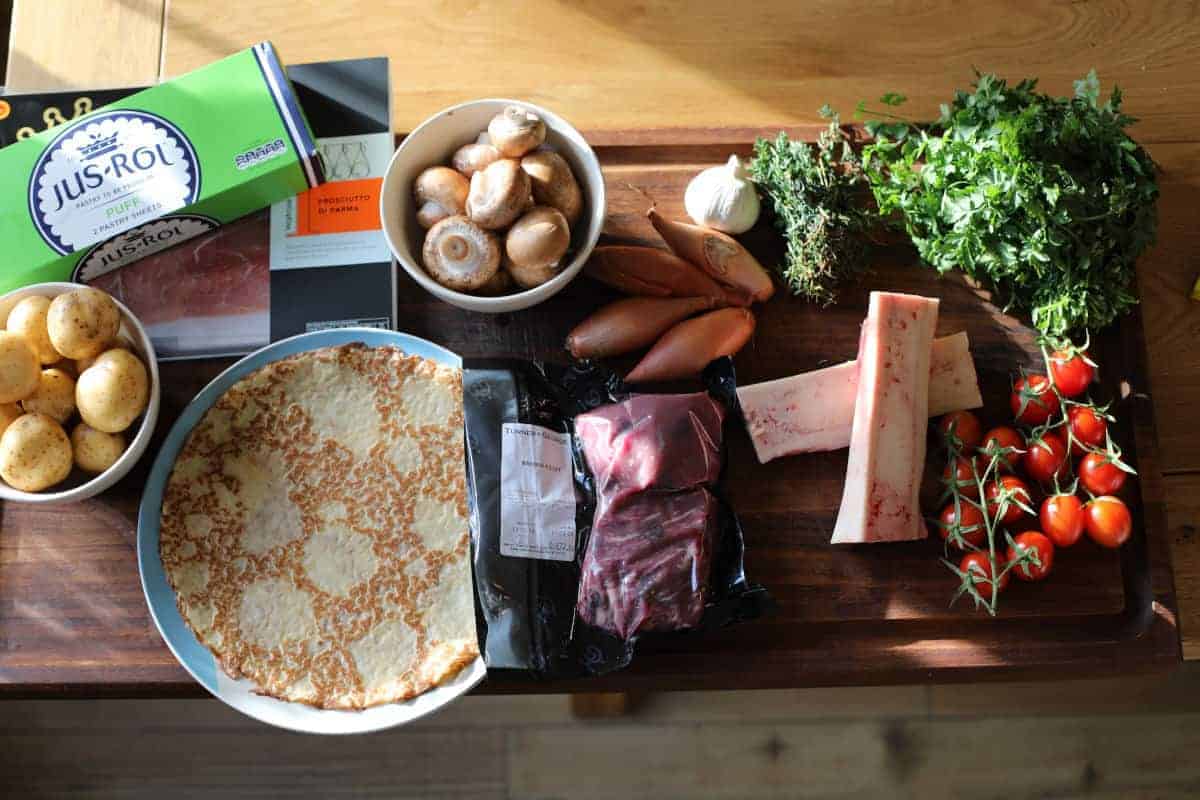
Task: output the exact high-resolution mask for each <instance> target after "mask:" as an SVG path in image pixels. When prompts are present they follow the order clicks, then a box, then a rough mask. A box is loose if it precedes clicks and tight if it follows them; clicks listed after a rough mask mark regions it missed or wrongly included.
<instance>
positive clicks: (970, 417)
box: [938, 411, 983, 451]
mask: <svg viewBox="0 0 1200 800" xmlns="http://www.w3.org/2000/svg"><path fill="white" fill-rule="evenodd" d="M951 429H953V432H954V436H955V437H956V438H957V439H958V441H959V447H960V448H961V449H962V450H964V451H968V450H974V449H975V448H976V447H978V446H979V443H980V442H981V441H983V425H982V424H980V422H979V417H977V416H975V415H974V414H972V413H971V412H970V411H951V412H950V413H949V414H946V415H944V416H943V417H942V418H941V420H939V421H938V432H939V433H941V434H942V437H943V438H945V437H947V436H948V435H949V434H950V432H951Z"/></svg>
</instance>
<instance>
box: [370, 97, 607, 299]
mask: <svg viewBox="0 0 1200 800" xmlns="http://www.w3.org/2000/svg"><path fill="white" fill-rule="evenodd" d="M379 206H380V208H379V213H380V217H381V220H382V223H383V232H384V236H385V238H386V239H387V242H388V245H389V246H390V247H391V250H392V253H393V255H395V257H396V260H397V261H399V262H400V266H402V267H403V268H404V270H405V271H406V272H407V273H408V274H409V275H410V276H411V277H412V279H413V280H414V281H416V282H417V283H418V284H420V285H421V286H422V287H423V288H424V289H425V290H426V291H428V292H429V293H430V294H433V295H434V296H436V297H439V298H441V299H442V300H445V301H446V302H447V303H450V304H452V305H455V306H458V307H459V308H465V309H469V310H471V311H482V312H485V313H501V312H509V311H517V310H519V309H522V308H529V307H530V306H533V305H536V304H537V303H540V302H542V301H543V300H545V299H547V298H549V297H550V296H552V295H554V294H555V293H557V292H558V291H559V290H560V289H562V288H563V287H564V286H566V285H567V284H568V283H570V282H571V280H572V279H573V278H574V277H575V276H576V275H578V274H579V271H580V270H581V269H583V264H584V262H585V261H587V258H588V256H589V255H590V254H591V252H592V249H593V248H594V247H595V246H596V241H597V239H599V237H600V232H601V229H603V227H604V215H605V191H604V176H603V175H602V174H601V171H600V162H599V161H598V160H597V158H596V154H595V153H594V152H593V151H592V148H591V147H590V146H589V145H588V143H587V142H586V141H585V140H584V138H583V136H582V135H580V133H579V131H577V130H575V128H573V127H572V126H571V125H570V124H569V123H567V122H566V120H564V119H562V118H561V117H559V116H558V115H557V114H555V113H553V112H551V111H548V110H547V109H544V108H541V107H540V106H536V105H533V104H532V103H526V102H523V101H520V100H502V99H489V100H473V101H471V102H468V103H462V104H461V105H457V106H452V107H450V108H447V109H444V110H442V111H439V112H438V113H437V114H434V115H433V116H432V117H430V118H429V119H427V120H425V122H423V123H421V124H420V125H419V126H417V127H416V129H414V130H413V132H412V133H410V134H408V136H406V137H404V141H403V142H401V143H400V147H399V148H397V149H396V152H395V154H394V155H393V156H392V160H391V163H390V164H389V165H388V168H387V172H386V173H385V174H384V178H383V188H382V190H381V193H380V203H379Z"/></svg>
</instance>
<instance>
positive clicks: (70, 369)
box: [50, 358, 79, 380]
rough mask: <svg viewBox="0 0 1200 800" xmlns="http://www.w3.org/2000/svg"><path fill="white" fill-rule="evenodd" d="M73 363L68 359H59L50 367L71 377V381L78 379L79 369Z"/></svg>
mask: <svg viewBox="0 0 1200 800" xmlns="http://www.w3.org/2000/svg"><path fill="white" fill-rule="evenodd" d="M75 363H76V362H75V361H73V360H72V359H69V358H60V359H59V360H58V361H55V362H54V363H53V364H51V365H50V367H51V368H52V369H61V370H62V371H63V372H65V373H67V374H68V375H70V376H71V380H75V379H76V378H78V377H79V367H77V366H75Z"/></svg>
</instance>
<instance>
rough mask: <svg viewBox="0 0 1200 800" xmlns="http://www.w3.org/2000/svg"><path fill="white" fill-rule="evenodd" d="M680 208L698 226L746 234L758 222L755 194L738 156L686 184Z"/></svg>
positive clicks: (751, 182)
mask: <svg viewBox="0 0 1200 800" xmlns="http://www.w3.org/2000/svg"><path fill="white" fill-rule="evenodd" d="M683 207H684V208H685V209H686V210H687V213H688V216H689V217H691V218H692V219H693V220H695V222H696V224H697V225H704V226H706V227H709V228H715V229H716V230H719V231H723V232H725V233H745V232H746V231H748V230H750V229H751V228H753V227H754V223H755V221H756V220H757V219H758V192H757V191H756V190H755V188H754V183H753V181H751V180H750V176H749V175H747V174H746V170H745V169H744V168H743V167H742V162H741V160H740V159H739V158H738V157H737V156H730V157H729V161H727V162H726V163H725V164H723V165H722V166H719V167H711V168H709V169H706V170H704V171H703V172H701V173H700V174H699V175H697V176H696V177H694V178H692V182H691V183H689V184H688V187H687V191H686V192H684V194H683Z"/></svg>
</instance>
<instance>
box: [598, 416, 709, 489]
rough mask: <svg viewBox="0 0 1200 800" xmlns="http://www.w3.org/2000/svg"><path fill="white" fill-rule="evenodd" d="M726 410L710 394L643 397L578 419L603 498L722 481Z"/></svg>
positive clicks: (685, 487) (688, 487) (686, 487)
mask: <svg viewBox="0 0 1200 800" xmlns="http://www.w3.org/2000/svg"><path fill="white" fill-rule="evenodd" d="M724 417H725V409H724V407H723V406H721V405H720V404H718V403H717V401H716V400H714V399H713V398H712V397H711V396H710V395H708V394H707V393H705V392H697V393H696V394H640V395H633V396H632V397H630V398H629V399H628V400H625V401H623V402H620V403H613V404H612V405H607V406H601V407H600V408H597V409H595V410H594V411H590V412H588V413H586V414H580V415H579V416H578V417H576V418H575V433H576V435H577V436H578V437H579V438H580V439H581V440H582V441H583V450H584V454H585V455H586V456H587V462H588V468H589V469H591V471H592V474H593V475H595V477H596V489H597V490H598V491H600V492H601V493H615V492H616V491H617V490H618V489H619V490H620V491H621V493H629V492H638V491H655V492H669V491H680V490H684V489H691V488H692V487H695V486H700V485H703V484H707V483H712V482H714V481H715V480H716V479H717V474H718V473H719V472H720V469H721V423H722V421H723V420H724Z"/></svg>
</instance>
